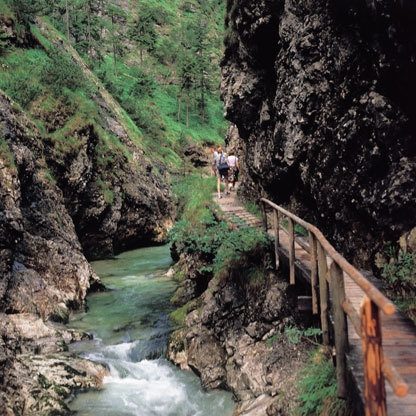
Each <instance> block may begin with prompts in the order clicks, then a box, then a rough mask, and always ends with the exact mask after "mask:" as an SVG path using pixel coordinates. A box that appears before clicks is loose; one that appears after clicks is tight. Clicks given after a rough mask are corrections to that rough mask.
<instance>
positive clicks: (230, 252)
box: [214, 228, 271, 279]
mask: <svg viewBox="0 0 416 416" xmlns="http://www.w3.org/2000/svg"><path fill="white" fill-rule="evenodd" d="M270 244H271V240H270V237H269V236H268V235H267V234H266V233H264V232H263V231H262V230H259V229H257V228H239V229H237V230H233V231H231V232H227V233H226V235H224V236H223V240H222V242H221V244H220V245H219V248H218V250H217V254H216V256H215V260H214V270H215V272H216V273H219V272H220V271H221V270H223V269H225V268H227V267H229V266H230V265H232V264H233V263H235V262H237V261H239V260H240V259H241V258H243V257H244V255H246V254H247V253H253V252H259V253H261V252H264V251H266V250H268V248H269V247H270ZM249 275H250V276H251V278H252V279H257V278H258V273H257V270H252V271H251V272H250V273H249Z"/></svg>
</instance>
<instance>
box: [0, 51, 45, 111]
mask: <svg viewBox="0 0 416 416" xmlns="http://www.w3.org/2000/svg"><path fill="white" fill-rule="evenodd" d="M2 61H3V65H2V66H1V67H0V89H2V90H3V91H5V92H6V94H8V95H9V96H10V97H11V98H13V99H14V100H15V101H17V102H18V103H19V104H20V105H21V106H22V107H26V108H27V107H28V105H29V104H30V103H31V102H32V101H34V100H35V99H36V98H37V97H38V96H39V95H40V94H41V93H42V91H43V86H42V84H41V81H40V80H41V73H42V69H43V68H44V66H45V65H46V64H47V62H48V57H47V55H46V54H45V52H43V51H41V50H36V49H30V50H16V51H13V52H11V53H9V54H7V55H6V56H5V57H4V58H3V59H2Z"/></svg>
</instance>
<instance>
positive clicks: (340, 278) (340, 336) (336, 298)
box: [330, 262, 348, 399]
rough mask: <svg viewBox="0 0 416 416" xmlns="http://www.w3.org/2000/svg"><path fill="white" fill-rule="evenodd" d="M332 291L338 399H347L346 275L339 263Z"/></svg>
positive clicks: (333, 269)
mask: <svg viewBox="0 0 416 416" xmlns="http://www.w3.org/2000/svg"><path fill="white" fill-rule="evenodd" d="M330 273H331V280H330V284H331V289H332V296H333V308H334V332H335V351H336V360H337V361H336V363H337V368H336V373H337V384H338V397H340V398H343V399H345V398H346V397H347V357H346V354H347V352H348V327H347V316H346V314H345V312H344V309H343V308H342V304H343V303H344V301H345V287H344V273H343V271H342V269H341V267H339V266H338V264H337V263H335V262H332V264H331V268H330Z"/></svg>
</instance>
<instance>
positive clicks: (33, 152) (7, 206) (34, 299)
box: [0, 95, 98, 319]
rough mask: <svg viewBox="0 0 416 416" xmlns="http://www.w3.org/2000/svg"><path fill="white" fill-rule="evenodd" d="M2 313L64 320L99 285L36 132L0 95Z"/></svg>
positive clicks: (0, 306) (0, 284)
mask: <svg viewBox="0 0 416 416" xmlns="http://www.w3.org/2000/svg"><path fill="white" fill-rule="evenodd" d="M0 135H1V138H2V142H1V143H2V148H1V153H0V184H1V188H0V270H1V278H0V310H1V311H5V312H7V313H16V312H30V313H37V314H39V315H40V316H42V317H43V318H45V319H46V318H49V317H60V316H62V317H64V316H65V315H66V314H67V307H68V306H70V307H77V306H78V307H79V306H80V305H81V304H82V302H83V300H84V298H85V296H86V293H87V290H88V289H89V287H90V286H91V285H92V284H94V283H95V282H98V277H97V276H96V275H95V274H94V272H93V271H92V269H91V267H90V266H89V264H88V262H87V260H86V258H85V257H84V255H83V253H82V249H81V245H80V244H79V241H78V238H77V235H76V232H75V227H74V224H73V222H72V219H71V217H70V216H69V214H68V212H67V210H66V207H65V201H64V198H63V195H62V192H61V190H60V189H59V188H58V187H57V185H56V183H55V182H54V180H53V179H52V177H51V175H50V171H49V170H48V166H47V164H46V162H45V159H44V149H43V144H42V141H41V139H40V137H39V136H37V135H36V129H35V128H34V126H33V125H31V123H30V122H29V121H28V120H27V119H26V118H25V117H24V115H23V114H22V113H20V112H19V111H17V110H15V109H14V108H13V106H12V104H11V103H10V101H9V100H8V99H7V98H6V97H5V96H3V95H0Z"/></svg>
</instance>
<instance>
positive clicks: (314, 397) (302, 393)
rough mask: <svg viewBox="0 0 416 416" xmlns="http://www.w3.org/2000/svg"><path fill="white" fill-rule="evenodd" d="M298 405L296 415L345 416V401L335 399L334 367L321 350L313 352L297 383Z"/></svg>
mask: <svg viewBox="0 0 416 416" xmlns="http://www.w3.org/2000/svg"><path fill="white" fill-rule="evenodd" d="M298 389H299V401H300V405H299V408H298V409H297V414H299V415H300V416H312V415H320V414H325V415H328V416H343V415H347V414H348V412H347V409H346V404H345V401H343V400H341V399H338V398H337V385H336V376H335V369H334V366H333V364H332V362H331V360H330V359H329V358H327V356H326V355H325V353H324V352H323V351H322V350H321V349H317V350H315V351H314V352H313V353H312V355H311V357H310V359H309V363H308V364H307V366H306V367H305V368H304V370H303V371H302V377H301V379H300V380H299V383H298Z"/></svg>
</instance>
